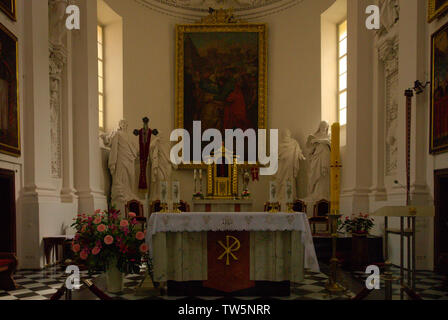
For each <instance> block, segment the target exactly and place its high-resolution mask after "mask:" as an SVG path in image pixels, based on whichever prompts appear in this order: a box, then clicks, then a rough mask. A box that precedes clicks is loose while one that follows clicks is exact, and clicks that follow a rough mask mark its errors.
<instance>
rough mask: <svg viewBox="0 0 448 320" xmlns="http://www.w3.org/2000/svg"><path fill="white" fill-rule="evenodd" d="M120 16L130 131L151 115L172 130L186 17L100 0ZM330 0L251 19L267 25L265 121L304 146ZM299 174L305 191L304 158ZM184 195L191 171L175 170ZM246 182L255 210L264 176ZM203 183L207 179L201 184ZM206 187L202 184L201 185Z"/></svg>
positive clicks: (311, 126)
mask: <svg viewBox="0 0 448 320" xmlns="http://www.w3.org/2000/svg"><path fill="white" fill-rule="evenodd" d="M104 1H105V2H106V3H107V4H108V5H109V6H110V7H111V8H112V9H113V10H114V11H115V12H117V13H118V14H119V15H120V16H121V17H122V18H123V46H124V117H125V118H126V119H127V120H128V121H129V124H130V130H133V129H134V128H140V127H141V126H142V123H141V119H142V118H143V117H144V116H149V117H150V119H151V122H150V126H151V128H157V129H159V131H162V132H164V133H165V135H167V136H168V135H169V133H170V132H171V130H172V129H173V128H174V103H175V91H174V90H175V89H174V88H175V78H174V72H175V70H174V69H175V65H174V60H175V46H174V36H175V25H176V24H182V23H185V21H182V20H177V19H176V18H174V17H171V16H168V15H163V14H160V13H157V12H155V11H152V10H150V9H149V8H146V7H143V6H141V5H139V4H137V3H136V2H134V1H132V0H126V1H123V0H104ZM333 2H334V0H319V1H313V0H305V1H304V2H303V3H301V4H299V5H296V6H294V7H292V8H290V9H288V10H286V11H283V12H280V13H277V14H273V15H270V16H267V17H265V18H263V19H262V20H257V21H255V20H254V21H253V22H263V23H267V25H268V46H269V51H268V59H269V63H268V78H269V83H268V126H269V127H270V128H279V129H281V128H290V129H291V131H292V134H293V137H294V138H296V139H297V140H298V141H299V142H300V144H301V146H302V148H304V145H305V139H306V136H307V135H308V134H310V133H312V132H315V131H316V129H317V126H318V124H319V122H320V120H321V90H320V87H321V59H320V51H321V33H320V15H321V13H322V12H323V11H325V10H326V9H327V8H328V7H329V6H330V5H331V4H332V3H333ZM301 165H302V168H303V169H302V170H301V174H300V177H299V179H298V181H299V183H298V186H299V196H300V197H304V196H305V195H306V176H305V174H304V173H305V172H306V171H305V170H306V162H303V163H302V164H301ZM173 179H178V180H179V181H180V183H181V197H182V198H183V199H185V200H187V201H191V196H192V194H193V185H192V182H191V181H192V172H191V171H184V170H182V171H178V172H176V173H175V174H174V177H173ZM270 179H271V177H261V179H260V182H256V183H252V182H251V184H250V189H251V191H252V193H253V197H254V203H255V207H254V209H255V210H262V209H263V204H264V202H265V201H266V199H268V194H267V190H268V181H270ZM204 183H205V182H204ZM204 190H205V186H204Z"/></svg>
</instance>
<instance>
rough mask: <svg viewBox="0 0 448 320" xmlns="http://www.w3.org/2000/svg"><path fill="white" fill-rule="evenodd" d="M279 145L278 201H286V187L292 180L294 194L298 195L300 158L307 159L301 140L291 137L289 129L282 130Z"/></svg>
mask: <svg viewBox="0 0 448 320" xmlns="http://www.w3.org/2000/svg"><path fill="white" fill-rule="evenodd" d="M281 133H282V138H281V141H280V142H279V145H278V171H277V174H276V175H275V181H276V183H277V198H278V201H280V202H283V201H285V200H286V199H285V194H286V193H285V187H286V183H287V181H288V180H289V181H291V185H292V195H293V197H294V195H296V183H295V182H296V178H297V176H298V175H299V165H300V160H305V157H304V155H303V152H302V149H301V148H300V145H299V142H297V140H295V139H294V138H292V137H291V131H290V130H289V129H285V130H282V132H281Z"/></svg>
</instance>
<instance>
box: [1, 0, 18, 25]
mask: <svg viewBox="0 0 448 320" xmlns="http://www.w3.org/2000/svg"><path fill="white" fill-rule="evenodd" d="M0 10H2V11H3V12H4V13H5V14H6V15H7V16H8V17H10V18H11V19H12V20H14V21H17V16H16V0H0Z"/></svg>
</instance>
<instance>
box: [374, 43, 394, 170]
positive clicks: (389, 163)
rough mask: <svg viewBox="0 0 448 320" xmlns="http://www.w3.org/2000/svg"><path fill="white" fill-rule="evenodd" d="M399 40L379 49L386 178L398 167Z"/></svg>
mask: <svg viewBox="0 0 448 320" xmlns="http://www.w3.org/2000/svg"><path fill="white" fill-rule="evenodd" d="M398 53H399V44H398V39H397V38H393V39H389V40H386V41H384V42H383V44H382V45H381V46H380V47H379V49H378V56H379V60H380V61H381V62H382V64H383V66H384V80H383V81H384V84H385V109H386V110H385V111H386V113H385V115H386V116H385V122H386V123H385V124H386V133H385V134H386V139H385V140H386V146H385V148H386V164H385V171H386V172H385V174H386V176H393V175H395V174H396V172H397V166H398V142H397V130H398Z"/></svg>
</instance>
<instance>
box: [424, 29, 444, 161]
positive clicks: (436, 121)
mask: <svg viewBox="0 0 448 320" xmlns="http://www.w3.org/2000/svg"><path fill="white" fill-rule="evenodd" d="M447 78H448V23H447V24H445V25H444V26H443V27H441V28H440V29H439V30H437V31H436V32H434V34H433V35H432V36H431V93H430V141H429V148H430V150H429V152H430V153H431V154H438V153H443V152H447V151H448V82H447V81H446V79H447Z"/></svg>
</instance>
